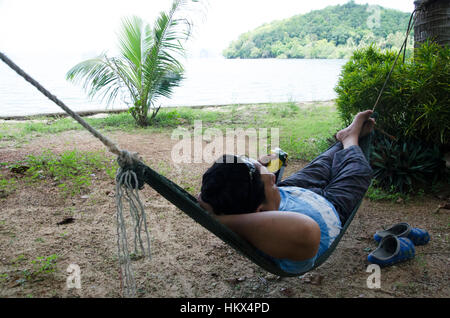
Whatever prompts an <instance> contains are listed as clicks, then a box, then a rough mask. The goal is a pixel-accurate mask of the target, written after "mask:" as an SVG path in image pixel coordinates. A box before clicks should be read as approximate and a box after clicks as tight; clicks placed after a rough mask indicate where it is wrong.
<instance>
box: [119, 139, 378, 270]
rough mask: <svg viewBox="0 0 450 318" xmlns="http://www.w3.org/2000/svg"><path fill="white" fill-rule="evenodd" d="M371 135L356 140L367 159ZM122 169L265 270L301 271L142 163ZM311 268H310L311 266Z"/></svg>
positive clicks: (319, 260) (320, 261) (320, 259)
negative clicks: (259, 246)
mask: <svg viewBox="0 0 450 318" xmlns="http://www.w3.org/2000/svg"><path fill="white" fill-rule="evenodd" d="M372 139H373V132H372V133H371V134H369V135H367V136H366V137H364V138H361V140H360V142H359V143H360V147H361V149H362V150H363V153H364V155H365V157H366V158H367V160H368V161H369V160H370V157H369V156H370V153H371V144H372ZM125 169H131V170H132V171H134V172H135V173H136V175H137V179H138V180H142V181H143V182H145V183H146V184H148V185H149V186H151V187H152V188H153V189H155V190H156V191H157V192H158V193H159V194H161V195H162V196H163V197H164V198H166V199H167V200H168V201H170V202H171V203H172V204H173V205H175V206H176V207H177V208H179V209H180V210H181V211H183V212H184V213H186V214H187V215H188V216H190V217H191V218H192V219H194V220H195V221H196V222H197V223H199V224H200V225H202V226H203V227H204V228H206V229H208V230H209V231H210V232H212V233H213V234H214V235H216V236H217V237H219V238H220V239H221V240H223V241H224V242H225V243H227V244H228V245H230V246H231V247H233V248H234V249H235V250H237V251H238V252H239V253H241V254H242V255H244V256H246V257H247V258H248V259H249V260H251V261H252V262H253V263H255V264H257V265H258V266H260V267H261V268H263V269H265V270H266V271H268V272H270V273H272V274H275V275H278V276H283V277H293V276H299V275H302V274H305V273H306V272H302V273H289V272H285V271H283V270H282V269H280V268H279V267H278V266H277V265H276V264H275V263H273V262H272V261H271V260H270V259H269V258H267V257H265V256H263V255H261V253H259V251H258V250H257V249H256V248H255V247H254V246H253V245H251V244H250V243H248V242H247V241H245V240H244V239H242V238H241V237H240V236H239V235H237V234H236V233H234V232H233V231H231V230H230V229H229V228H227V227H226V226H224V225H223V224H222V223H220V222H218V221H217V220H216V219H215V218H213V217H212V216H211V215H210V214H209V213H208V212H207V211H206V210H204V209H203V208H202V207H200V205H199V204H198V203H197V199H196V198H194V197H193V196H192V195H191V194H189V193H188V192H186V191H185V190H184V189H183V188H181V187H180V186H178V185H177V184H176V183H174V182H172V181H170V180H169V179H167V178H166V177H164V176H162V175H160V174H159V173H157V172H156V171H154V170H153V169H151V168H150V167H148V166H146V165H144V164H143V163H142V162H138V163H136V164H135V165H133V166H129V167H127V168H125ZM142 186H143V184H142V183H140V184H139V187H142ZM361 202H362V200H361V201H360V202H359V203H358V205H357V206H356V207H355V208H354V209H353V211H352V212H351V214H350V216H349V218H348V219H347V221H346V223H345V224H344V225H343V226H342V230H341V232H340V234H339V235H338V237H337V238H336V239H335V240H334V241H333V243H332V244H331V245H330V247H329V248H328V249H327V250H326V251H325V253H323V254H322V255H321V256H320V257H318V258H317V260H316V262H315V263H314V267H313V268H312V269H314V268H317V267H318V266H320V265H321V264H323V263H324V262H325V261H326V260H327V259H328V257H329V256H330V255H331V254H332V253H333V251H334V250H335V249H336V247H337V245H338V243H339V241H340V240H341V239H342V237H343V236H344V234H345V232H346V230H347V229H348V227H349V226H350V224H351V222H352V220H353V217H354V216H355V214H356V212H357V211H358V209H359V206H360V204H361ZM312 269H311V270H312Z"/></svg>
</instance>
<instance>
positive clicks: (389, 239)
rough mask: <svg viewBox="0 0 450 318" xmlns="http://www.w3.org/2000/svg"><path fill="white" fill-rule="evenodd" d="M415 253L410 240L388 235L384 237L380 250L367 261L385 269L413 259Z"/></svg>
mask: <svg viewBox="0 0 450 318" xmlns="http://www.w3.org/2000/svg"><path fill="white" fill-rule="evenodd" d="M415 253H416V250H415V248H414V244H413V242H412V241H411V240H410V239H408V238H405V237H397V236H395V235H392V234H388V235H386V236H385V237H383V239H382V240H381V242H380V245H379V246H378V248H377V249H376V250H375V251H373V252H372V253H370V254H369V256H368V257H367V260H368V261H369V262H371V263H374V264H378V265H380V266H382V267H384V266H390V265H394V264H397V263H401V262H405V261H407V260H409V259H412V258H414V255H415Z"/></svg>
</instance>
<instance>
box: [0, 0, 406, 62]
mask: <svg viewBox="0 0 450 318" xmlns="http://www.w3.org/2000/svg"><path fill="white" fill-rule="evenodd" d="M171 2H172V1H171V0H126V1H124V0H76V1H75V0H63V1H62V0H39V1H36V0H0V51H3V52H4V53H6V54H14V55H15V54H23V53H25V54H26V55H29V54H38V55H39V54H46V55H49V54H52V53H54V54H56V55H58V54H68V55H73V56H83V57H88V56H89V55H92V54H97V53H99V52H101V51H104V50H106V49H108V50H111V49H112V48H113V47H115V43H116V33H115V32H116V31H117V29H118V26H119V25H120V20H121V18H122V17H124V16H130V15H138V16H140V17H141V18H143V19H144V20H146V21H148V22H152V21H154V19H155V17H156V16H157V14H158V13H159V12H160V11H161V10H167V9H168V8H169V7H170V4H171ZM346 2H348V0H315V1H301V0H278V1H273V0H208V5H207V9H206V14H205V16H204V17H202V18H199V19H197V21H196V24H195V32H196V33H195V37H194V38H193V39H192V40H191V43H190V48H191V51H192V52H198V51H200V50H201V49H205V50H208V51H210V52H215V53H220V52H221V51H222V50H223V49H224V48H226V47H227V46H228V44H229V43H230V41H232V40H234V39H236V38H237V37H238V36H239V35H240V34H241V33H244V32H246V31H249V30H251V29H253V28H255V27H257V26H259V25H261V24H263V23H266V22H271V21H273V20H279V19H283V18H288V17H291V16H293V15H296V14H302V13H307V12H309V11H311V10H316V9H322V8H325V7H326V6H329V5H336V4H344V3H346ZM355 2H356V3H361V4H365V3H368V4H370V5H372V4H378V5H381V6H384V7H387V8H394V9H397V10H401V11H404V12H411V11H412V10H413V9H414V4H413V0H395V1H394V0H356V1H355Z"/></svg>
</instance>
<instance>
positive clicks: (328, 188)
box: [277, 142, 372, 224]
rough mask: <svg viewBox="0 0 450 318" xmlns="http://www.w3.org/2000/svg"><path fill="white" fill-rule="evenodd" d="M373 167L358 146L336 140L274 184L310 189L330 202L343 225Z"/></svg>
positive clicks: (364, 190) (361, 195)
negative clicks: (301, 166)
mask: <svg viewBox="0 0 450 318" xmlns="http://www.w3.org/2000/svg"><path fill="white" fill-rule="evenodd" d="M371 179H372V169H371V167H370V164H369V163H368V162H367V159H366V157H365V156H364V154H363V152H362V150H361V148H360V147H359V146H351V147H349V148H346V149H343V146H342V143H340V142H338V143H336V144H335V145H334V146H332V147H330V148H329V149H328V150H327V151H325V152H324V153H322V154H321V155H319V156H318V157H317V158H316V159H314V160H313V161H312V162H311V163H309V164H308V165H307V166H306V167H304V168H303V169H301V170H299V171H297V172H295V173H294V174H292V175H291V176H289V177H288V178H286V179H284V180H282V181H281V182H279V183H278V184H277V185H278V186H280V187H282V186H295V187H300V188H304V189H308V190H311V191H313V192H315V193H317V194H319V195H321V196H323V197H324V198H325V199H327V200H328V201H329V202H331V203H332V204H333V205H334V207H335V209H336V211H337V213H338V214H339V218H340V220H341V222H342V224H344V223H345V222H346V221H347V218H348V217H349V215H350V214H351V212H352V211H353V210H354V209H355V207H356V205H357V204H358V203H359V202H360V201H361V199H362V198H363V197H364V195H365V193H366V191H367V189H368V187H369V185H370V182H371Z"/></svg>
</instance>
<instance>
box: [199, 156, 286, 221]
mask: <svg viewBox="0 0 450 318" xmlns="http://www.w3.org/2000/svg"><path fill="white" fill-rule="evenodd" d="M277 196H278V197H277ZM199 199H200V203H201V204H202V203H203V205H204V206H205V205H206V204H207V205H209V206H210V207H211V208H212V210H213V211H214V213H216V214H243V213H253V212H259V211H263V210H268V209H278V206H279V192H278V189H277V188H276V185H275V176H274V175H273V174H271V173H269V172H268V171H267V169H266V168H265V167H264V166H262V165H261V164H260V163H258V162H256V161H251V160H249V159H245V158H242V157H237V156H232V155H224V156H223V157H221V158H219V159H218V160H217V161H216V162H215V163H214V164H213V165H212V166H211V167H210V168H209V169H208V170H207V171H206V172H205V174H204V175H203V180H202V188H201V193H200V197H199ZM277 200H278V201H277ZM205 203H206V204H205Z"/></svg>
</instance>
